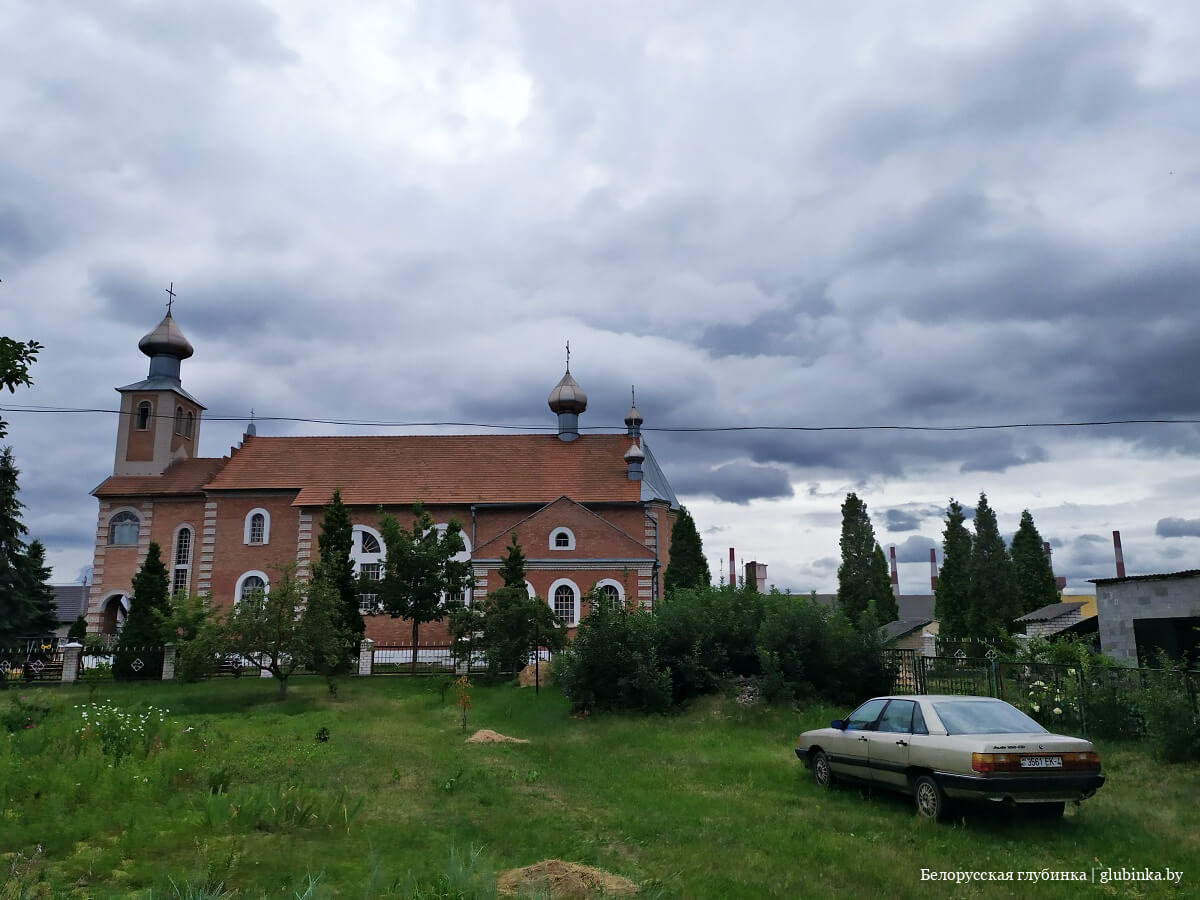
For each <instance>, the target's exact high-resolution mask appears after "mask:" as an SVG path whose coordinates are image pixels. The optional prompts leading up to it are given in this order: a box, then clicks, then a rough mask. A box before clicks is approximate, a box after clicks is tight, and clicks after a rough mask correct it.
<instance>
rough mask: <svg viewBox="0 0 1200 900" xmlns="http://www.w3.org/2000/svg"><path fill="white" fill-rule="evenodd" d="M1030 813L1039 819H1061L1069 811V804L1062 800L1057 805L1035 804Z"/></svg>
mask: <svg viewBox="0 0 1200 900" xmlns="http://www.w3.org/2000/svg"><path fill="white" fill-rule="evenodd" d="M1030 811H1031V812H1032V813H1033V814H1034V815H1035V816H1036V817H1037V818H1039V819H1061V818H1062V817H1063V814H1064V813H1066V811H1067V804H1066V803H1064V802H1063V801H1062V800H1059V801H1057V802H1055V803H1034V804H1032V805H1031V806H1030Z"/></svg>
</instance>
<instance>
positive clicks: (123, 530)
mask: <svg viewBox="0 0 1200 900" xmlns="http://www.w3.org/2000/svg"><path fill="white" fill-rule="evenodd" d="M140 528H141V523H140V522H138V517H137V516H136V515H135V514H134V513H131V512H129V511H128V510H125V511H123V512H119V513H117V514H116V515H115V516H113V517H112V518H111V519H109V520H108V543H109V545H110V546H112V547H133V546H136V545H137V542H138V531H139V530H140Z"/></svg>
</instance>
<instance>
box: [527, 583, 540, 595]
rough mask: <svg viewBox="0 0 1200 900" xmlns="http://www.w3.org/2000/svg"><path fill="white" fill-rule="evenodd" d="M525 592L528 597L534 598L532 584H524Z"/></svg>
mask: <svg viewBox="0 0 1200 900" xmlns="http://www.w3.org/2000/svg"><path fill="white" fill-rule="evenodd" d="M525 590H526V591H527V592H528V593H529V596H530V597H536V596H537V591H535V590H534V589H533V585H532V584H530V583H529V582H528V581H527V582H525Z"/></svg>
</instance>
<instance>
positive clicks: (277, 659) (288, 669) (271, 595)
mask: <svg viewBox="0 0 1200 900" xmlns="http://www.w3.org/2000/svg"><path fill="white" fill-rule="evenodd" d="M277 571H278V572H279V578H278V579H276V581H275V583H274V584H272V585H271V587H270V589H269V590H268V591H266V592H264V593H262V594H259V595H257V596H248V597H243V598H242V600H241V601H240V602H239V603H237V605H235V606H234V608H233V610H232V611H231V612H230V614H229V617H228V618H227V619H226V620H225V624H224V626H223V628H222V633H223V635H224V643H225V644H226V646H227V647H228V648H229V649H230V650H231V651H233V652H234V653H237V654H238V655H240V656H245V657H249V658H251V659H256V660H258V661H259V663H260V664H261V665H262V667H263V668H264V669H266V670H267V671H268V672H270V673H271V675H272V677H274V678H275V679H276V680H277V681H278V682H279V699H281V700H282V699H283V698H284V697H286V696H287V687H288V678H290V677H291V675H292V673H293V672H295V671H296V669H298V668H299V667H300V666H301V665H303V664H304V663H306V662H307V661H309V660H310V659H311V649H312V647H311V644H310V643H309V640H310V637H311V631H310V630H309V627H308V623H305V621H304V615H303V614H304V595H303V594H302V593H301V586H300V584H299V582H297V581H296V577H295V573H296V567H295V566H294V565H290V566H283V567H281V568H279V569H277Z"/></svg>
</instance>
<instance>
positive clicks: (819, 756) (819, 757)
mask: <svg viewBox="0 0 1200 900" xmlns="http://www.w3.org/2000/svg"><path fill="white" fill-rule="evenodd" d="M809 766H810V768H811V769H812V775H813V781H814V782H816V784H817V786H818V787H823V788H830V787H833V783H834V781H836V780H837V779H836V778H835V777H834V775H833V769H831V768H830V767H829V757H828V756H826V755H825V751H824V750H818V751H817V752H816V753H814V754H813V755H812V762H811V763H809Z"/></svg>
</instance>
